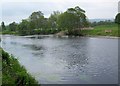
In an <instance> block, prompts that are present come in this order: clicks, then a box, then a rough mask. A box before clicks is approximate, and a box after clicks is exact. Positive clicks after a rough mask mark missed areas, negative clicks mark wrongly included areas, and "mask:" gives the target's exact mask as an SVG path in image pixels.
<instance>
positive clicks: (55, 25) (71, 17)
mask: <svg viewBox="0 0 120 86" xmlns="http://www.w3.org/2000/svg"><path fill="white" fill-rule="evenodd" d="M115 22H116V23H118V24H120V13H118V14H117V15H116V18H115ZM111 23H113V22H111V21H104V22H103V21H100V22H93V23H90V22H89V21H88V19H87V16H86V15H85V10H83V9H81V8H80V7H79V6H76V7H74V8H68V9H67V10H66V11H65V12H59V11H54V12H53V13H52V14H51V15H50V17H49V18H45V17H44V14H43V13H42V12H41V11H37V12H33V13H32V14H31V15H30V16H29V17H28V18H27V19H23V20H22V21H21V22H20V23H16V22H12V23H10V24H9V25H6V26H5V24H4V22H2V23H1V28H2V31H3V32H8V33H9V32H12V33H15V34H18V35H34V34H54V33H57V32H60V31H67V32H68V33H67V34H68V35H77V34H79V32H80V30H81V28H84V27H89V26H96V25H102V24H111Z"/></svg>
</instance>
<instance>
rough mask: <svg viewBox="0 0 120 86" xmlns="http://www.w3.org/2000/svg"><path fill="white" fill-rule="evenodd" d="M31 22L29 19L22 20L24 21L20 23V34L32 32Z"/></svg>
mask: <svg viewBox="0 0 120 86" xmlns="http://www.w3.org/2000/svg"><path fill="white" fill-rule="evenodd" d="M28 27H29V22H28V21H27V20H22V22H21V23H20V24H19V25H18V28H19V29H18V31H19V33H20V35H28V34H30V30H29V28H28Z"/></svg>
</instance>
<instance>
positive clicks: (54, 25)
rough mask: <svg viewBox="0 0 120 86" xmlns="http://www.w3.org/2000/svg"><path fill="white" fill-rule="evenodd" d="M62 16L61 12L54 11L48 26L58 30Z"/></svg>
mask: <svg viewBox="0 0 120 86" xmlns="http://www.w3.org/2000/svg"><path fill="white" fill-rule="evenodd" d="M60 14H61V12H59V11H54V12H53V13H52V14H51V15H50V17H49V20H48V24H49V26H50V28H57V20H58V16H59V15H60Z"/></svg>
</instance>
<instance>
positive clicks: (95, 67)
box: [2, 36, 118, 84]
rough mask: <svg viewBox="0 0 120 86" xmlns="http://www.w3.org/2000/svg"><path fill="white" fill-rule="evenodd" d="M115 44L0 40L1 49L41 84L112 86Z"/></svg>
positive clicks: (98, 40) (108, 41)
mask: <svg viewBox="0 0 120 86" xmlns="http://www.w3.org/2000/svg"><path fill="white" fill-rule="evenodd" d="M117 43H118V40H117V39H103V38H55V37H47V36H46V37H40V36H38V37H37V36H36V37H20V36H3V41H2V47H3V48H4V49H5V50H6V51H8V52H9V53H11V54H13V55H15V56H16V57H18V59H19V61H20V63H21V64H22V65H24V66H25V67H26V69H27V70H28V71H29V72H30V73H31V74H32V75H33V76H35V78H36V80H38V81H39V83H41V84H101V83H102V84H106V83H108V84H111V83H112V84H115V83H117V80H118V79H117V77H118V74H117V71H118V69H117V68H118V66H117V65H118V63H117V60H118V49H117V48H118V45H117Z"/></svg>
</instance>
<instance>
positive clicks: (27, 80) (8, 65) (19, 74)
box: [0, 48, 39, 86]
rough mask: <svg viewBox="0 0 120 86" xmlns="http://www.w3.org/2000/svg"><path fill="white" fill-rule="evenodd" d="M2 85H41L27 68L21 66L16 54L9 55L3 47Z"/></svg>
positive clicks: (0, 49) (0, 50)
mask: <svg viewBox="0 0 120 86" xmlns="http://www.w3.org/2000/svg"><path fill="white" fill-rule="evenodd" d="M0 52H1V53H2V54H1V55H2V56H0V57H2V58H1V59H2V85H9V84H10V85H11V84H12V85H13V86H23V85H24V86H28V85H35V86H39V85H38V82H37V81H36V80H35V79H34V77H32V76H31V75H30V74H29V73H28V72H27V70H26V69H25V68H24V67H23V66H21V65H20V64H19V62H18V60H17V59H15V58H14V56H12V55H9V54H8V53H7V52H5V51H4V50H3V49H2V48H0Z"/></svg>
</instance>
